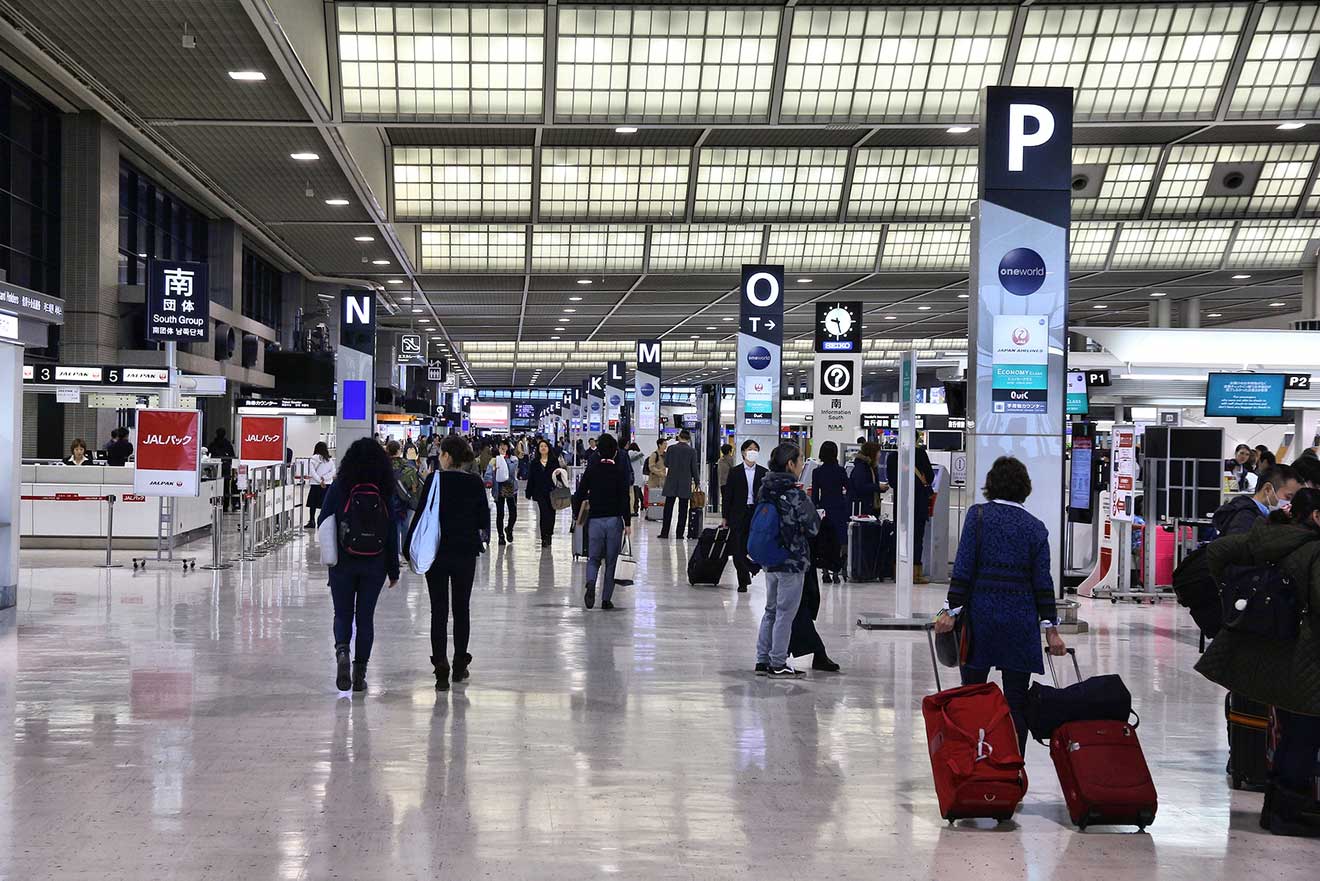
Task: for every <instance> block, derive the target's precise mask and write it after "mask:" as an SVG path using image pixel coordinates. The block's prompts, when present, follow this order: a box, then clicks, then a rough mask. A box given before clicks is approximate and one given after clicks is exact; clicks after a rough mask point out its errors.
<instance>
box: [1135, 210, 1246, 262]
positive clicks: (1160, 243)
mask: <svg viewBox="0 0 1320 881" xmlns="http://www.w3.org/2000/svg"><path fill="white" fill-rule="evenodd" d="M1232 234H1233V224H1232V223H1230V222H1227V221H1214V222H1207V223H1124V224H1123V229H1122V230H1121V231H1120V232H1119V236H1118V247H1117V248H1116V249H1115V250H1114V263H1113V267H1112V268H1114V269H1151V268H1155V267H1160V268H1165V269H1213V268H1215V267H1216V266H1217V265H1218V264H1219V261H1220V260H1221V259H1222V258H1223V255H1224V250H1225V249H1226V248H1227V247H1228V241H1229V239H1230V238H1231V237H1232Z"/></svg>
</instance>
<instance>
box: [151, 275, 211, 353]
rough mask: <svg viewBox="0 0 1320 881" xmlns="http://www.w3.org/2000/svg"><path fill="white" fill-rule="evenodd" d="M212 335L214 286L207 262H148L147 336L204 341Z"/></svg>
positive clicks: (165, 340) (172, 340)
mask: <svg viewBox="0 0 1320 881" xmlns="http://www.w3.org/2000/svg"><path fill="white" fill-rule="evenodd" d="M210 338H211V303H210V288H209V287H208V284H207V266H206V264H205V263H185V262H183V261H180V260H157V259H156V258H154V257H153V258H151V259H150V260H148V261H147V339H149V340H152V341H154V342H158V343H180V342H181V343H204V342H206V341H207V340H209V339H210Z"/></svg>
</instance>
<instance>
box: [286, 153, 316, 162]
mask: <svg viewBox="0 0 1320 881" xmlns="http://www.w3.org/2000/svg"><path fill="white" fill-rule="evenodd" d="M289 158H290V159H297V160H298V161H299V162H315V161H316V160H318V159H320V158H321V157H320V156H318V155H316V154H315V153H290V154H289Z"/></svg>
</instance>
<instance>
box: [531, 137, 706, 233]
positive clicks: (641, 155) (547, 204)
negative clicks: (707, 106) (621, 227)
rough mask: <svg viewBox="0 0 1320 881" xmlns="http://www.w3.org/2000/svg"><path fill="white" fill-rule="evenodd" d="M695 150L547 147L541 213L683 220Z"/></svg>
mask: <svg viewBox="0 0 1320 881" xmlns="http://www.w3.org/2000/svg"><path fill="white" fill-rule="evenodd" d="M691 153H692V151H691V150H688V149H686V148H684V149H674V148H670V149H652V148H639V149H622V150H614V149H606V150H600V149H587V148H579V147H566V148H555V149H547V150H545V152H544V156H545V159H544V162H543V164H542V168H541V217H542V218H543V219H552V218H559V219H575V218H601V219H625V218H626V219H646V220H667V219H674V220H680V219H682V217H683V213H684V211H685V209H686V201H687V179H688V165H689V163H690V160H691Z"/></svg>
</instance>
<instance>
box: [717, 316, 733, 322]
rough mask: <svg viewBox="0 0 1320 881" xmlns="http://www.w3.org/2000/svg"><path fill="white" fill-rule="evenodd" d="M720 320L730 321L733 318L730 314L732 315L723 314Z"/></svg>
mask: <svg viewBox="0 0 1320 881" xmlns="http://www.w3.org/2000/svg"><path fill="white" fill-rule="evenodd" d="M720 320H721V321H732V320H733V316H732V315H725V316H724V317H723V318H721V319H720Z"/></svg>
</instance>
